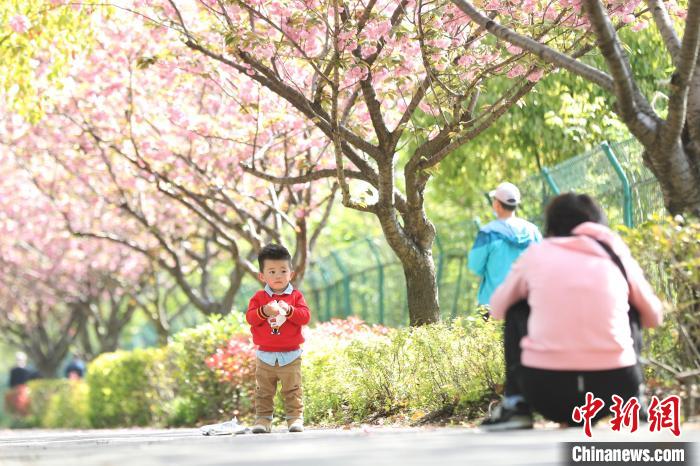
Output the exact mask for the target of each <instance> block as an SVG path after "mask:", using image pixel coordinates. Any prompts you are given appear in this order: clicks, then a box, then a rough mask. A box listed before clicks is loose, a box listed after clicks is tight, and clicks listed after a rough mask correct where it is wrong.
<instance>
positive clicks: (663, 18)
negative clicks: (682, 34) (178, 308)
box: [646, 0, 688, 65]
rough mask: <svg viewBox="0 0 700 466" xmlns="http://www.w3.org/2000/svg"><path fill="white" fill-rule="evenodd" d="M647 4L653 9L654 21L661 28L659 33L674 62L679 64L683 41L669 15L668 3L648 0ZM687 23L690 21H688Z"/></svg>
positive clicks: (659, 0)
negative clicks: (679, 37)
mask: <svg viewBox="0 0 700 466" xmlns="http://www.w3.org/2000/svg"><path fill="white" fill-rule="evenodd" d="M646 4H647V6H648V7H649V11H651V15H652V17H653V18H654V23H656V27H657V28H658V29H659V33H660V34H661V38H662V39H663V40H664V43H665V44H666V48H667V49H668V52H669V53H670V54H671V59H672V60H673V63H674V64H675V65H678V59H679V56H680V51H681V41H680V40H679V39H678V36H677V35H676V31H675V29H673V20H672V19H671V18H670V17H669V16H668V11H667V10H666V5H665V4H664V2H663V1H662V0H646ZM686 21H687V20H686ZM686 24H688V23H687V22H686Z"/></svg>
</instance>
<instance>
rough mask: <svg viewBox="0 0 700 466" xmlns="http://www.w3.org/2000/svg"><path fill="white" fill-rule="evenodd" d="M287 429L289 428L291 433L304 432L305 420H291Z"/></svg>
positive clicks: (288, 421)
mask: <svg viewBox="0 0 700 466" xmlns="http://www.w3.org/2000/svg"><path fill="white" fill-rule="evenodd" d="M287 427H289V432H304V420H303V419H300V418H297V419H289V420H287Z"/></svg>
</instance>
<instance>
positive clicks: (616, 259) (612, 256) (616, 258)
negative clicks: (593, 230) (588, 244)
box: [583, 235, 627, 281]
mask: <svg viewBox="0 0 700 466" xmlns="http://www.w3.org/2000/svg"><path fill="white" fill-rule="evenodd" d="M583 236H588V235H583ZM588 237H589V238H591V239H593V240H595V242H596V243H598V244H600V246H601V247H602V248H603V249H605V252H607V253H608V256H610V259H612V261H613V262H614V263H615V265H617V268H619V269H620V272H622V276H623V277H625V281H627V272H626V271H625V266H624V265H622V260H621V259H620V256H618V255H617V254H615V251H613V250H612V248H611V247H610V246H609V245H608V244H606V243H604V242H603V241H600V240H598V239H596V238H593V237H592V236H588Z"/></svg>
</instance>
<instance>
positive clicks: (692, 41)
mask: <svg viewBox="0 0 700 466" xmlns="http://www.w3.org/2000/svg"><path fill="white" fill-rule="evenodd" d="M699 47H700V0H690V1H689V2H688V17H687V18H686V23H685V32H684V33H683V42H682V44H681V50H680V53H679V55H678V65H677V66H676V72H675V73H673V76H672V77H671V95H670V96H669V99H668V116H667V117H666V124H665V125H664V128H663V130H662V140H663V141H664V145H666V146H667V147H670V146H669V145H670V144H673V142H674V141H676V140H678V138H679V137H680V135H681V132H682V131H683V127H684V125H685V117H686V112H687V108H688V92H689V90H690V80H691V78H692V77H693V70H695V66H696V64H697V60H698V48H699ZM696 72H697V71H696ZM695 79H700V77H697V76H696V77H695Z"/></svg>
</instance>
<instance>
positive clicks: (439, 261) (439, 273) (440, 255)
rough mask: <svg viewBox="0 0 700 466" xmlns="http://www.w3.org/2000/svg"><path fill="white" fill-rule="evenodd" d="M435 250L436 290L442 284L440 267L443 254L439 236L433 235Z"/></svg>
mask: <svg viewBox="0 0 700 466" xmlns="http://www.w3.org/2000/svg"><path fill="white" fill-rule="evenodd" d="M435 248H436V249H437V252H438V258H437V283H438V289H440V283H441V282H442V266H443V259H444V256H445V252H444V251H443V249H442V241H440V235H435Z"/></svg>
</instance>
